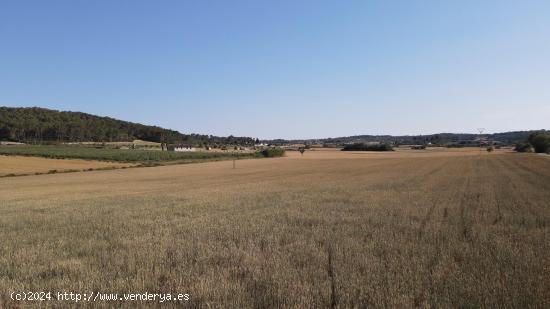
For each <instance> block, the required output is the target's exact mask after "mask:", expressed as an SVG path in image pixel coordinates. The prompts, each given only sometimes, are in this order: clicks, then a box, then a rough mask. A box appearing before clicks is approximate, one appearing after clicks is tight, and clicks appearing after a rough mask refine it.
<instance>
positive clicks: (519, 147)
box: [514, 143, 533, 152]
mask: <svg viewBox="0 0 550 309" xmlns="http://www.w3.org/2000/svg"><path fill="white" fill-rule="evenodd" d="M514 150H515V151H517V152H532V151H533V148H532V147H531V144H529V143H518V144H516V147H515V148H514Z"/></svg>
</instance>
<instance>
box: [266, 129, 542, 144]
mask: <svg viewBox="0 0 550 309" xmlns="http://www.w3.org/2000/svg"><path fill="white" fill-rule="evenodd" d="M535 132H548V131H544V130H535V131H513V132H503V133H491V134H483V135H482V137H483V138H484V139H487V140H489V141H496V142H500V143H503V144H510V145H512V144H516V143H521V142H525V141H527V138H528V137H529V135H530V134H532V133H535ZM479 137H480V135H479V134H470V133H438V134H430V135H401V136H393V135H356V136H346V137H336V138H324V139H308V140H283V139H278V140H268V141H263V142H266V143H270V144H275V145H284V144H328V145H331V144H333V145H344V144H352V143H370V142H378V143H386V144H393V145H424V144H428V143H431V144H434V145H450V144H458V145H460V144H468V142H471V141H474V140H475V139H477V138H479Z"/></svg>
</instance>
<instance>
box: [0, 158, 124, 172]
mask: <svg viewBox="0 0 550 309" xmlns="http://www.w3.org/2000/svg"><path fill="white" fill-rule="evenodd" d="M125 166H130V164H123V163H111V162H99V161H86V160H78V159H71V160H58V159H45V158H36V157H18V156H2V155H0V177H2V176H6V175H28V174H35V173H48V172H51V171H56V172H65V171H75V170H88V169H104V168H111V167H112V168H120V167H125Z"/></svg>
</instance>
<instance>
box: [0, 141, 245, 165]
mask: <svg viewBox="0 0 550 309" xmlns="http://www.w3.org/2000/svg"><path fill="white" fill-rule="evenodd" d="M0 155H16V156H35V157H44V158H53V159H85V160H101V161H115V162H141V163H143V162H149V163H151V162H167V161H206V160H220V159H227V158H232V157H238V158H249V157H253V156H254V153H232V152H231V151H228V152H223V153H222V152H171V151H155V150H136V149H132V150H130V149H109V148H92V147H82V146H27V145H25V146H7V147H0Z"/></svg>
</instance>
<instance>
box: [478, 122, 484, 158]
mask: <svg viewBox="0 0 550 309" xmlns="http://www.w3.org/2000/svg"><path fill="white" fill-rule="evenodd" d="M477 131H478V132H479V137H478V138H479V152H480V153H481V151H482V149H481V138H482V136H483V132H484V131H485V128H478V129H477Z"/></svg>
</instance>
